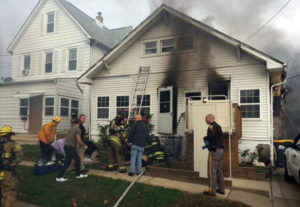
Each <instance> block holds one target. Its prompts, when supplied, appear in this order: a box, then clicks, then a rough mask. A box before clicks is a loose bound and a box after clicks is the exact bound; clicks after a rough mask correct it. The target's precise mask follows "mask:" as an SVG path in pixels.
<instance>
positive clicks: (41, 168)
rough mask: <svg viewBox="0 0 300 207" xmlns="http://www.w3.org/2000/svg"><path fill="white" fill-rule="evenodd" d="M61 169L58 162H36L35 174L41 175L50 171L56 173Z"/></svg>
mask: <svg viewBox="0 0 300 207" xmlns="http://www.w3.org/2000/svg"><path fill="white" fill-rule="evenodd" d="M58 170H59V165H58V163H57V162H51V163H49V162H48V163H45V164H42V165H41V164H39V163H37V164H35V165H34V168H33V174H34V175H37V176H40V175H46V174H50V173H54V172H56V171H58Z"/></svg>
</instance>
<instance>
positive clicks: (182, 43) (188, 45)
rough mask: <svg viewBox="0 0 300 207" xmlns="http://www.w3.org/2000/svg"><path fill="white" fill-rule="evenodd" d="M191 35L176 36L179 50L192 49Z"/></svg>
mask: <svg viewBox="0 0 300 207" xmlns="http://www.w3.org/2000/svg"><path fill="white" fill-rule="evenodd" d="M193 47H194V45H193V37H181V38H178V49H179V50H191V49H193Z"/></svg>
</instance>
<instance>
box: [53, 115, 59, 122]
mask: <svg viewBox="0 0 300 207" xmlns="http://www.w3.org/2000/svg"><path fill="white" fill-rule="evenodd" d="M52 120H53V121H55V122H57V123H60V121H61V118H60V117H59V116H56V117H54V118H52Z"/></svg>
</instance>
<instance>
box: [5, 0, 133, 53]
mask: <svg viewBox="0 0 300 207" xmlns="http://www.w3.org/2000/svg"><path fill="white" fill-rule="evenodd" d="M46 1H47V0H40V1H39V2H38V3H37V5H36V6H35V8H34V9H33V11H32V12H31V14H30V15H29V17H28V18H27V20H26V21H25V23H24V24H23V25H22V27H21V29H20V30H19V32H18V33H17V35H16V37H15V38H14V39H13V41H12V42H11V44H10V45H9V47H8V51H9V52H12V51H13V49H14V47H15V45H16V44H17V43H18V41H19V40H20V38H21V37H22V35H23V34H24V33H25V31H26V30H27V28H28V26H29V25H30V23H31V22H32V21H33V19H34V17H35V16H36V15H37V14H38V12H39V10H40V9H41V8H42V7H43V5H44V4H45V3H46ZM56 1H57V3H58V4H59V5H61V6H62V7H63V8H64V9H65V11H66V13H67V14H68V15H70V16H71V18H72V19H73V20H74V21H75V22H76V24H78V25H79V27H80V28H81V29H82V30H83V32H84V33H85V34H86V35H87V37H88V38H90V39H93V40H96V41H97V43H98V44H99V45H101V46H103V47H105V48H106V49H111V48H112V47H114V46H115V45H116V44H117V43H118V42H119V41H120V40H122V38H124V37H125V36H126V35H127V34H128V33H129V32H130V31H131V30H132V27H131V26H129V27H123V28H117V29H112V30H110V29H108V28H106V27H105V26H103V27H101V26H99V25H98V24H97V23H96V20H95V19H93V18H91V17H90V16H88V15H87V14H85V13H84V12H83V11H81V10H80V9H78V8H77V7H76V6H74V5H73V4H71V3H70V2H68V1H66V0H56Z"/></svg>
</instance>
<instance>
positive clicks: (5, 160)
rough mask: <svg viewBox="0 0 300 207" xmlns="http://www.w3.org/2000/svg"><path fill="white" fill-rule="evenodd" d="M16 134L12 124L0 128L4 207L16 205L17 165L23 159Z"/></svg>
mask: <svg viewBox="0 0 300 207" xmlns="http://www.w3.org/2000/svg"><path fill="white" fill-rule="evenodd" d="M12 135H15V133H14V132H13V130H12V128H11V127H10V126H3V127H2V128H1V129H0V155H1V158H0V166H1V167H0V168H1V170H0V171H1V172H0V184H1V194H2V200H3V204H4V207H12V206H16V196H17V186H18V180H17V176H16V170H15V168H16V165H17V163H19V162H20V161H21V157H22V155H23V152H22V148H21V146H20V145H18V144H17V143H16V142H15V141H13V140H12V139H11V138H12Z"/></svg>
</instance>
